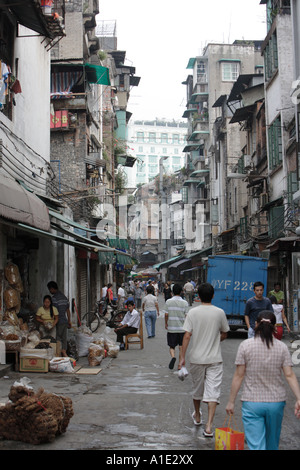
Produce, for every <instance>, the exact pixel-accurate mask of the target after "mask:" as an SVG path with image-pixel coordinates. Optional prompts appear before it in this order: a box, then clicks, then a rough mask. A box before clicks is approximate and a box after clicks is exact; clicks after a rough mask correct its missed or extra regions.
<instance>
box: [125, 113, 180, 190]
mask: <svg viewBox="0 0 300 470" xmlns="http://www.w3.org/2000/svg"><path fill="white" fill-rule="evenodd" d="M186 138H187V124H186V122H181V121H167V120H164V119H163V120H159V119H156V120H155V121H133V122H132V123H129V126H128V149H127V153H128V154H130V155H132V156H134V157H135V158H136V163H135V165H134V166H133V167H132V168H126V169H125V170H126V173H127V177H128V183H127V186H128V187H130V188H134V187H136V186H137V185H138V184H145V183H148V182H149V181H151V179H152V178H154V177H155V176H157V175H158V174H159V165H160V159H161V157H164V159H163V166H164V173H167V174H171V173H174V172H175V171H178V170H180V169H181V168H183V167H184V166H185V154H184V153H183V149H184V147H185V144H186ZM165 157H167V158H165Z"/></svg>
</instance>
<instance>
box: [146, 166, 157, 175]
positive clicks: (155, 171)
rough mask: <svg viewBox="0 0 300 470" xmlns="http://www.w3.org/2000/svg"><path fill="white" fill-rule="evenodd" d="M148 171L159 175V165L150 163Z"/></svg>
mask: <svg viewBox="0 0 300 470" xmlns="http://www.w3.org/2000/svg"><path fill="white" fill-rule="evenodd" d="M148 171H149V174H151V175H157V174H158V166H157V165H148Z"/></svg>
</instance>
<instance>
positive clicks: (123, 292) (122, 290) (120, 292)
mask: <svg viewBox="0 0 300 470" xmlns="http://www.w3.org/2000/svg"><path fill="white" fill-rule="evenodd" d="M118 295H119V296H120V297H125V291H124V289H123V287H119V289H118Z"/></svg>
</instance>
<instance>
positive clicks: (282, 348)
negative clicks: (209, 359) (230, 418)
mask: <svg viewBox="0 0 300 470" xmlns="http://www.w3.org/2000/svg"><path fill="white" fill-rule="evenodd" d="M275 325H276V317H275V315H274V313H272V312H270V311H268V310H265V311H263V312H261V313H260V314H259V316H258V317H257V323H256V328H255V336H254V338H250V339H248V340H245V341H243V342H242V343H241V344H240V346H239V349H238V352H237V356H236V361H235V364H236V371H235V374H234V377H233V380H232V385H231V393H230V398H229V402H228V404H227V406H226V411H227V413H228V414H233V413H234V402H235V399H236V396H237V393H238V391H239V389H240V387H241V385H242V382H243V381H244V387H243V391H242V396H241V400H242V417H243V424H244V430H245V437H246V440H247V444H248V447H249V449H250V450H277V449H278V446H279V439H280V432H281V424H282V418H283V412H284V406H285V400H286V391H285V386H284V380H283V378H282V374H281V373H282V371H283V374H284V376H285V378H286V380H287V382H288V385H289V386H290V388H291V390H292V391H293V393H294V395H295V396H296V400H297V401H296V404H295V415H296V417H297V418H300V387H299V384H298V381H297V378H296V376H295V374H294V372H293V370H292V360H291V356H290V353H289V350H288V348H287V346H286V345H285V344H284V343H282V342H281V341H279V340H278V339H276V338H275V337H274V331H275Z"/></svg>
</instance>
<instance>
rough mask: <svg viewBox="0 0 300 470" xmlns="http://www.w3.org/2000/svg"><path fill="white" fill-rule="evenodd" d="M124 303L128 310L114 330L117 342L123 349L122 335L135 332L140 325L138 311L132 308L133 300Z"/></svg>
mask: <svg viewBox="0 0 300 470" xmlns="http://www.w3.org/2000/svg"><path fill="white" fill-rule="evenodd" d="M126 305H127V308H128V312H127V313H126V315H125V317H124V318H123V320H122V321H121V326H119V327H118V328H115V330H114V331H115V333H117V342H118V343H120V350H123V349H125V343H124V340H123V336H124V335H125V336H126V335H129V334H135V333H137V331H138V329H139V327H140V313H139V312H138V311H137V310H136V309H135V308H134V307H135V305H134V302H133V300H128V301H127V302H126Z"/></svg>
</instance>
